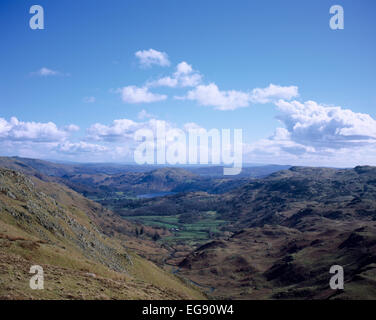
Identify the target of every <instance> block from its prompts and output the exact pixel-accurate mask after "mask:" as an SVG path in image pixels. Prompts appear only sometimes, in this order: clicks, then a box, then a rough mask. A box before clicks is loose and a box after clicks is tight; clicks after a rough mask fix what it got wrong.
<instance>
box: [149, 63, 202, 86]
mask: <svg viewBox="0 0 376 320" xmlns="http://www.w3.org/2000/svg"><path fill="white" fill-rule="evenodd" d="M201 81H202V76H201V74H200V73H199V72H197V71H195V70H193V68H192V66H191V65H190V64H188V63H187V62H185V61H183V62H181V63H179V64H178V65H177V66H176V71H175V72H174V73H173V75H172V76H167V77H163V78H160V79H158V80H155V81H151V82H148V83H147V86H149V87H170V88H176V87H195V86H197V85H199V84H200V83H201Z"/></svg>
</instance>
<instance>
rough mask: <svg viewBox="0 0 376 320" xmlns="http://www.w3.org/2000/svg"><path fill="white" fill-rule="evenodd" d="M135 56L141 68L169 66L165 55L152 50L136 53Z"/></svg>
mask: <svg viewBox="0 0 376 320" xmlns="http://www.w3.org/2000/svg"><path fill="white" fill-rule="evenodd" d="M135 56H136V57H137V58H138V59H139V62H140V64H141V66H143V67H150V66H152V65H158V66H161V67H168V66H169V65H170V61H169V60H168V55H167V53H165V52H160V51H157V50H154V49H149V50H142V51H137V52H136V53H135Z"/></svg>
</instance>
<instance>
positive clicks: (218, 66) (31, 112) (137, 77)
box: [0, 0, 376, 166]
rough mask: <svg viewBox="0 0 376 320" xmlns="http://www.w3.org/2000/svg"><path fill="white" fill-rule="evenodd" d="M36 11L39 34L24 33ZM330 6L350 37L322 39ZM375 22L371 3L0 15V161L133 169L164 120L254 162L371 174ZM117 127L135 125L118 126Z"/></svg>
mask: <svg viewBox="0 0 376 320" xmlns="http://www.w3.org/2000/svg"><path fill="white" fill-rule="evenodd" d="M34 4H38V5H41V6H42V7H43V8H44V20H45V21H44V22H45V29H44V30H32V29H30V27H29V19H30V18H31V16H32V15H31V14H30V13H29V9H30V7H31V6H32V5H34ZM334 4H339V5H341V6H343V8H344V12H345V28H344V30H332V29H330V28H329V19H330V17H331V15H330V14H329V8H330V7H331V6H332V5H334ZM375 9H376V3H375V2H374V1H373V0H360V1H344V0H338V1H327V0H320V1H313V0H311V1H308V0H307V1H299V0H287V1H278V0H266V1H259V0H258V1H251V0H247V1H240V0H236V1H221V0H216V1H212V0H205V1H202V0H201V1H196V0H190V1H182V0H179V1H176V0H166V1H155V0H149V1H144V0H137V1H130V0H125V1H120V0H119V1H115V0H110V1H100V0H98V1H92V0H80V1H70V0H66V1H51V0H49V1H42V0H37V1H8V0H7V1H1V3H0V28H1V29H0V30H1V31H0V34H1V39H2V50H1V52H0V71H1V72H0V75H1V76H0V118H1V119H2V121H0V146H1V149H2V150H0V153H1V154H2V155H20V156H30V157H37V158H48V159H60V160H76V161H120V162H124V161H130V159H131V155H132V152H131V150H132V148H131V147H130V146H129V145H130V144H131V142H130V141H129V140H130V133H132V132H133V131H134V130H136V129H139V128H144V127H150V126H152V124H150V121H151V120H154V119H158V120H161V121H165V122H166V123H167V124H168V126H170V127H176V128H184V125H185V124H187V123H195V125H197V126H198V127H202V128H206V129H211V128H218V129H221V128H241V129H243V141H244V144H245V153H246V158H245V161H248V162H264V163H266V162H268V163H271V162H272V163H289V164H307V165H330V166H351V165H356V164H366V163H367V164H376V161H375V160H374V159H376V151H375V150H376V147H375V140H376V133H375V132H376V127H375V123H376V122H375V120H374V119H376V110H375V105H376V80H375V71H376V59H375V58H376V50H375V49H376V48H375V47H376V44H375V40H374V39H375V31H376V19H375V14H376V10H375ZM150 49H153V51H149V50H150ZM136 52H140V54H139V55H138V56H137V55H136ZM147 56H149V59H150V57H151V56H153V57H154V58H153V59H157V58H155V57H157V56H158V57H159V58H158V59H159V60H158V59H157V60H153V61H154V62H155V63H152V64H151V65H147V63H146V64H145V61H144V62H143V61H142V58H141V57H144V58H145V57H147ZM160 57H162V60H161V58H160ZM145 59H146V58H145ZM163 59H165V60H163ZM163 61H164V62H163ZM182 62H184V63H185V64H181V63H182ZM179 64H180V65H179ZM178 65H179V66H180V68H181V69H180V74H179V75H178V73H179V71H178V69H177V68H178ZM183 77H184V78H183ZM160 79H164V80H169V81H170V82H169V83H170V85H169V86H166V85H161V84H160V83H161V82H159V84H158V80H160ZM185 80H187V81H188V82H187V81H185ZM174 81H175V82H174ZM184 81H185V82H184ZM271 84H273V85H274V86H272V87H270V85H271ZM140 88H141V89H143V91H142V90H141V91H139V90H138V89H140ZM260 90H261V91H260ZM262 90H263V91H262ZM294 90H295V91H294ZM260 92H261V93H260ZM260 94H261V97H260ZM135 96H137V97H135ZM147 96H148V97H149V98H147ZM136 98H137V99H136ZM135 99H136V100H135ZM307 101H311V102H312V103H307ZM334 106H338V107H339V109H338V108H337V109H330V108H333V107H334ZM142 110H144V111H142ZM141 111H142V113H141V114H140V112H141ZM348 111H350V112H348ZM12 117H15V118H17V119H18V122H17V121H15V120H11V119H12ZM124 119H127V120H132V121H133V123H130V122H124V121H123V122H121V125H119V122H118V124H115V123H114V120H124ZM51 123H52V124H53V125H51ZM72 124H74V126H72ZM95 124H100V126H94V125H95ZM47 136H49V138H47ZM114 136H116V137H114ZM116 148H117V149H116ZM115 149H116V150H117V151H116V152H115V153H112V152H110V151H113V150H115ZM354 154H356V155H358V156H356V157H354V156H353V155H354Z"/></svg>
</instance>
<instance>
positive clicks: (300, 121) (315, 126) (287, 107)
mask: <svg viewBox="0 0 376 320" xmlns="http://www.w3.org/2000/svg"><path fill="white" fill-rule="evenodd" d="M276 105H277V107H278V110H279V111H280V114H279V115H278V119H280V120H281V121H282V123H283V124H284V125H285V127H286V129H287V130H288V132H289V134H290V136H291V139H292V140H293V141H295V142H297V143H301V144H304V145H310V146H314V147H316V148H330V149H338V148H343V147H351V146H360V145H361V144H364V143H366V144H368V143H375V142H376V120H375V119H373V118H372V117H371V116H370V115H368V114H364V113H355V112H353V111H351V110H349V109H342V108H341V107H329V106H325V105H320V104H318V103H317V102H315V101H306V102H304V103H301V102H298V101H291V102H288V101H285V100H280V101H278V102H276Z"/></svg>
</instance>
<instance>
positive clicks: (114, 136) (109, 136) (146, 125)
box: [87, 119, 175, 142]
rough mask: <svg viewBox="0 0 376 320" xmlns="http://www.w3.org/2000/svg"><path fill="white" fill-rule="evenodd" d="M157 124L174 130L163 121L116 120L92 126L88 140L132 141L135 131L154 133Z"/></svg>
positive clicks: (89, 129)
mask: <svg viewBox="0 0 376 320" xmlns="http://www.w3.org/2000/svg"><path fill="white" fill-rule="evenodd" d="M158 123H159V124H163V125H164V127H165V128H166V130H170V129H172V128H175V127H174V126H173V125H172V124H171V123H169V122H167V121H164V120H156V119H149V120H148V121H140V122H137V121H133V120H130V119H117V120H114V121H113V122H112V124H111V125H104V124H101V123H96V124H93V125H92V126H91V127H89V128H88V130H87V133H88V139H92V140H96V141H107V142H114V141H125V140H133V138H134V133H135V132H136V131H137V130H140V129H150V130H152V131H153V132H156V130H157V126H158Z"/></svg>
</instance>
